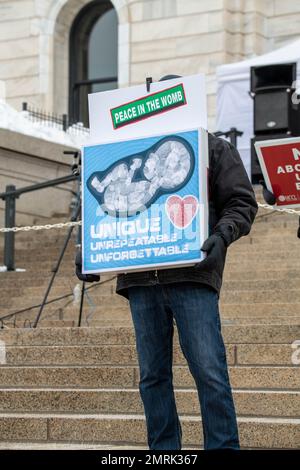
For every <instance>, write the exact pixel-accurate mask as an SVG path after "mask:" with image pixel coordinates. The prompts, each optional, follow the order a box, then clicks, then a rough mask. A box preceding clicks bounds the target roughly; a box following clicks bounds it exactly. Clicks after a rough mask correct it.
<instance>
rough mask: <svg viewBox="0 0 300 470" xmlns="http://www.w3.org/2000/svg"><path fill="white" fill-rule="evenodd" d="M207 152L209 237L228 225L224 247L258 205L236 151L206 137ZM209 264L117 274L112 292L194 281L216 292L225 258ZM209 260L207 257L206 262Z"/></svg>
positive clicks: (245, 230)
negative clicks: (228, 238)
mask: <svg viewBox="0 0 300 470" xmlns="http://www.w3.org/2000/svg"><path fill="white" fill-rule="evenodd" d="M208 150H209V234H210V235H211V234H212V233H214V232H215V231H216V230H217V229H218V228H220V226H221V225H222V227H224V226H226V225H227V224H228V225H231V226H232V227H233V232H232V234H231V235H230V238H231V239H230V240H228V245H229V244H230V243H232V242H234V241H235V240H237V239H238V238H240V237H242V236H243V235H247V234H248V233H249V232H250V229H251V225H252V223H253V221H254V218H255V215H256V212H257V209H258V206H257V203H256V199H255V195H254V191H253V189H252V185H251V183H250V181H249V178H248V175H247V173H246V170H245V167H244V165H243V162H242V160H241V157H240V155H239V153H238V151H237V150H236V148H235V147H234V146H233V145H231V144H230V143H228V142H227V141H225V140H224V139H220V138H217V137H215V136H214V135H212V134H208ZM226 251H227V248H226V249H225V251H224V258H223V259H220V260H219V261H218V264H217V265H216V264H214V265H211V264H210V263H207V262H204V264H203V265H201V263H199V264H198V265H194V266H190V267H184V268H182V267H180V268H169V269H160V270H157V271H155V270H152V271H143V272H131V273H125V274H119V275H118V277H117V287H116V292H117V293H118V294H120V295H123V296H124V297H127V298H128V292H127V288H128V287H130V286H134V285H139V286H141V285H143V286H148V285H155V284H157V283H160V284H165V283H174V282H193V283H194V282H197V283H201V284H206V285H208V286H211V287H212V288H213V289H214V290H216V291H217V292H218V293H220V289H221V285H222V276H223V270H224V264H225V258H226ZM208 259H209V257H208V258H207V260H208Z"/></svg>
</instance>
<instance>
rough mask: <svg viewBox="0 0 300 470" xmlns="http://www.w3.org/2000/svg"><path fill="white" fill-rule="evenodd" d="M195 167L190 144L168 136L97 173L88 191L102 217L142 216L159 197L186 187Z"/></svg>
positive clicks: (179, 138) (181, 139)
mask: <svg viewBox="0 0 300 470" xmlns="http://www.w3.org/2000/svg"><path fill="white" fill-rule="evenodd" d="M194 166H195V155H194V151H193V148H192V146H191V145H190V144H189V142H188V141H187V140H185V139H183V138H182V137H179V136H176V135H174V136H168V137H164V138H163V139H161V140H159V141H158V142H156V144H154V145H152V146H151V147H150V148H148V149H146V150H144V151H143V152H138V153H136V154H133V155H129V156H125V157H124V158H121V159H120V160H118V161H117V162H115V163H113V164H112V165H110V166H109V167H108V168H107V169H106V170H104V171H96V172H94V173H92V174H91V175H90V177H89V178H88V180H87V187H88V190H89V191H90V192H91V194H92V195H93V196H94V197H95V198H96V200H97V202H98V203H99V205H100V207H101V209H102V210H103V212H104V213H107V214H109V215H112V216H114V217H128V216H133V215H136V214H138V213H141V212H143V211H144V210H146V209H147V208H148V207H150V205H151V204H153V203H154V202H155V201H156V200H157V199H158V198H159V197H160V196H161V195H162V194H168V193H174V192H176V191H178V190H179V189H181V188H182V187H183V186H185V185H186V184H187V182H188V181H189V179H190V178H191V176H192V174H193V171H194Z"/></svg>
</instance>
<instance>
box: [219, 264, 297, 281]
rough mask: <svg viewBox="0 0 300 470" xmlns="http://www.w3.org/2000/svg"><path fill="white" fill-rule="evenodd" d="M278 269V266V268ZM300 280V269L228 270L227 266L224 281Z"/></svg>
mask: <svg viewBox="0 0 300 470" xmlns="http://www.w3.org/2000/svg"><path fill="white" fill-rule="evenodd" d="M277 268H278V266H277ZM295 278H300V269H292V268H285V269H273V270H272V269H269V270H267V269H257V270H249V269H247V270H235V271H233V270H231V271H230V270H228V269H227V266H225V270H224V277H223V280H224V281H248V280H249V281H259V280H263V281H265V280H266V279H269V280H270V281H273V280H289V279H295Z"/></svg>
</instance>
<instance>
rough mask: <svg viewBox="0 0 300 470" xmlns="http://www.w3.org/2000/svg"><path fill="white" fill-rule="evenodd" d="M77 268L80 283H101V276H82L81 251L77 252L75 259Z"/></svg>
mask: <svg viewBox="0 0 300 470" xmlns="http://www.w3.org/2000/svg"><path fill="white" fill-rule="evenodd" d="M75 266H76V271H75V272H76V276H77V277H78V279H79V280H80V281H83V282H98V281H100V276H99V274H82V255H81V251H77V253H76V258H75Z"/></svg>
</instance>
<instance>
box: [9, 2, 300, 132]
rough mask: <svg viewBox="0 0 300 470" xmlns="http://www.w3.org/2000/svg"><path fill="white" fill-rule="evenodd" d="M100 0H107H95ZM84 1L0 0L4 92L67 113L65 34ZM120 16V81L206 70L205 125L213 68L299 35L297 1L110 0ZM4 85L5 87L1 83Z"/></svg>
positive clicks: (17, 102)
mask: <svg viewBox="0 0 300 470" xmlns="http://www.w3.org/2000/svg"><path fill="white" fill-rule="evenodd" d="M97 1H98V2H101V1H107V0H97ZM89 3H91V2H90V0H9V1H7V0H1V1H0V80H1V81H2V85H3V83H4V84H5V94H6V99H7V102H8V103H9V104H11V105H12V106H14V107H15V108H17V109H20V108H21V103H22V101H27V102H29V103H31V104H33V105H36V106H38V107H40V108H43V109H45V110H47V111H53V112H58V113H64V112H68V100H69V96H68V95H69V80H70V77H69V70H70V63H69V61H70V58H69V37H70V29H71V27H72V24H73V22H74V20H75V18H76V17H77V15H78V14H79V13H80V11H81V10H82V9H83V8H84V7H85V6H86V5H87V4H89ZM111 3H112V6H113V8H114V9H115V11H116V14H117V21H118V86H120V87H123V86H128V85H133V84H138V83H141V82H143V81H144V79H145V77H146V76H153V78H154V79H158V78H159V77H160V76H162V75H164V74H168V73H175V74H181V75H188V74H193V73H197V72H204V73H205V74H206V75H207V92H208V109H209V117H210V127H213V126H214V120H213V117H214V115H215V92H216V81H215V70H216V67H217V66H218V65H220V64H223V63H228V62H233V61H237V60H241V59H243V58H247V57H250V56H253V55H257V54H262V53H264V52H268V51H270V50H272V49H274V48H277V47H280V46H282V45H284V44H286V43H288V42H290V41H292V40H293V39H295V38H296V37H297V36H298V35H299V24H300V2H299V1H297V0H285V1H282V0H209V1H207V0H111ZM2 89H3V86H2Z"/></svg>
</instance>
